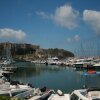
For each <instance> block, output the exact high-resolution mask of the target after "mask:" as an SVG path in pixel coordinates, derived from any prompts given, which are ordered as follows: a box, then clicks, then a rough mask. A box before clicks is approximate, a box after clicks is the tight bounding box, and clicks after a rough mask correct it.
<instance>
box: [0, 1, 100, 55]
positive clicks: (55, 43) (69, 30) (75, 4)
mask: <svg viewBox="0 0 100 100" xmlns="http://www.w3.org/2000/svg"><path fill="white" fill-rule="evenodd" d="M99 37H100V0H0V42H6V41H10V42H17V43H31V44H36V45H40V47H41V48H62V49H65V50H69V51H72V52H74V53H75V54H76V55H82V54H83V55H98V54H99V45H100V44H99V42H100V38H99ZM84 52H85V53H84ZM86 52H87V53H86Z"/></svg>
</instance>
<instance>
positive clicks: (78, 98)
mask: <svg viewBox="0 0 100 100" xmlns="http://www.w3.org/2000/svg"><path fill="white" fill-rule="evenodd" d="M70 99H71V100H100V89H99V88H89V89H79V90H74V91H73V92H72V94H71V96H70Z"/></svg>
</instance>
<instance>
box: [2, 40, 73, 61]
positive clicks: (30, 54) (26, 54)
mask: <svg viewBox="0 0 100 100" xmlns="http://www.w3.org/2000/svg"><path fill="white" fill-rule="evenodd" d="M7 50H10V51H11V55H12V56H13V58H15V59H33V60H35V59H41V60H42V59H47V58H48V57H55V56H56V57H58V58H59V59H65V58H67V57H73V56H74V54H73V53H72V52H70V51H66V50H64V49H58V48H54V49H53V48H50V49H42V48H40V47H39V46H37V45H32V44H16V43H9V42H7V43H0V57H1V58H2V57H4V56H5V55H7V53H6V52H7Z"/></svg>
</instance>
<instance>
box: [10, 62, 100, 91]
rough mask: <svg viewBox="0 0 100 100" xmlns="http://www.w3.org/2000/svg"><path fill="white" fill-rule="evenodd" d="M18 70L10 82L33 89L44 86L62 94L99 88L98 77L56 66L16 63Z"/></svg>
mask: <svg viewBox="0 0 100 100" xmlns="http://www.w3.org/2000/svg"><path fill="white" fill-rule="evenodd" d="M16 66H17V67H18V70H17V71H16V73H14V74H12V75H11V78H12V80H18V81H20V82H24V83H30V84H32V85H33V86H34V87H39V88H42V87H44V86H46V87H48V88H51V89H54V90H58V89H61V90H62V91H63V92H72V91H73V90H74V89H80V88H82V87H83V85H86V86H87V87H100V75H83V74H82V72H78V71H74V70H73V69H71V68H67V67H62V66H56V65H48V66H46V65H42V64H41V65H40V64H33V63H29V62H19V63H16Z"/></svg>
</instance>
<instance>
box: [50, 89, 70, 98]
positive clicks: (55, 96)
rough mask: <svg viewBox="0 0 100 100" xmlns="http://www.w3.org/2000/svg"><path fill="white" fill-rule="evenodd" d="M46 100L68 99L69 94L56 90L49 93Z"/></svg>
mask: <svg viewBox="0 0 100 100" xmlns="http://www.w3.org/2000/svg"><path fill="white" fill-rule="evenodd" d="M48 100H70V94H63V92H62V91H61V90H58V91H57V94H51V96H50V97H49V98H48Z"/></svg>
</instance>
